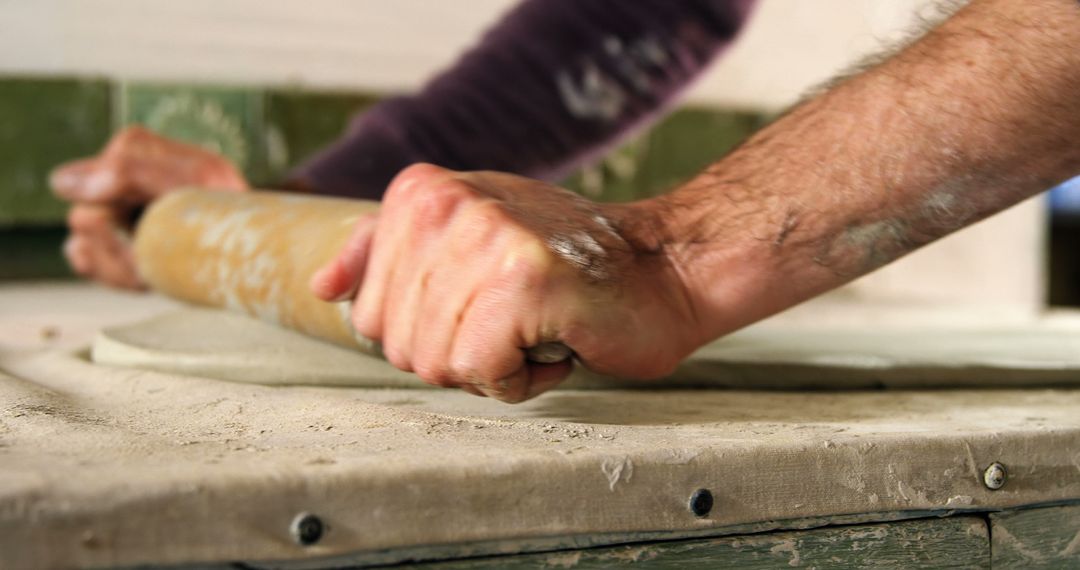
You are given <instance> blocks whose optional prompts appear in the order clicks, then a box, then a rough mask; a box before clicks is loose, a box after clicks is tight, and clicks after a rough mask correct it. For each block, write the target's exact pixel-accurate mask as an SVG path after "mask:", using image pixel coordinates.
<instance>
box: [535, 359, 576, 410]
mask: <svg viewBox="0 0 1080 570" xmlns="http://www.w3.org/2000/svg"><path fill="white" fill-rule="evenodd" d="M527 366H528V367H529V389H528V390H527V392H526V394H525V399H526V400H531V399H533V398H535V397H537V396H539V395H540V394H543V393H544V392H547V391H548V390H551V389H552V388H554V387H555V386H558V385H559V384H561V383H562V381H563V380H566V378H567V377H568V376H570V373H571V372H573V371H574V360H573V359H572V358H568V359H566V360H563V361H561V362H555V363H552V364H535V363H531V362H530V363H529V364H527Z"/></svg>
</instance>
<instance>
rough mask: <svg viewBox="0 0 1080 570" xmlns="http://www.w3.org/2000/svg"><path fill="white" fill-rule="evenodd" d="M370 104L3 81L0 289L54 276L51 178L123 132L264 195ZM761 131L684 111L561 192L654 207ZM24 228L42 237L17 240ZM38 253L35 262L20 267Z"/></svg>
mask: <svg viewBox="0 0 1080 570" xmlns="http://www.w3.org/2000/svg"><path fill="white" fill-rule="evenodd" d="M377 101H378V98H377V97H374V96H369V95H363V94H350V93H317V92H310V91H302V90H267V89H261V88H244V87H214V86H195V85H184V84H181V85H167V84H147V83H109V82H105V81H86V80H63V79H58V80H40V79H26V78H17V77H16V78H3V77H0V239H2V240H4V241H5V242H10V243H14V240H18V241H19V243H18V244H17V245H18V246H19V248H20V249H19V251H20V252H22V253H20V254H19V255H20V258H21V259H23V260H24V262H20V263H19V264H15V263H14V262H13V261H12V260H11V259H5V255H4V252H3V250H4V249H5V248H4V247H0V262H5V263H0V278H4V277H5V276H7V277H11V276H12V275H14V274H16V273H17V274H18V275H19V276H30V277H32V276H34V274H35V271H37V272H38V274H40V275H42V276H44V275H50V276H51V275H56V274H58V273H60V272H59V271H58V270H57V268H58V267H62V261H61V260H60V257H59V246H60V242H61V241H62V238H63V232H62V231H52V230H48V228H54V229H62V226H63V219H64V213H65V211H66V207H65V206H64V204H62V203H61V202H59V201H58V200H56V199H55V198H53V197H52V195H51V193H50V191H49V188H48V173H49V171H50V170H51V169H52V168H53V167H54V166H56V165H58V164H60V163H62V162H65V161H68V160H72V159H75V158H81V157H85V156H90V155H92V154H95V153H97V152H98V151H99V150H100V148H101V147H102V146H103V145H104V144H105V142H106V141H107V140H108V138H109V136H110V134H111V133H112V132H113V131H115V130H116V129H118V128H120V127H123V126H124V125H129V124H135V123H138V124H142V125H144V126H146V127H148V128H150V129H152V130H154V131H156V132H158V133H161V134H163V135H165V136H169V137H173V138H176V139H180V140H184V141H188V142H191V143H193V144H198V145H200V146H203V147H205V148H208V149H211V150H214V151H216V152H220V153H221V154H223V155H225V156H227V157H229V158H230V159H231V160H232V161H233V162H234V163H236V164H237V165H238V166H239V167H240V168H241V169H242V170H243V171H244V173H245V174H246V175H247V177H248V179H249V180H251V181H252V182H253V183H254V184H256V185H259V186H272V185H273V184H274V183H275V182H278V181H281V180H282V179H283V177H284V176H285V174H286V173H287V172H288V171H289V170H290V169H291V168H292V167H293V166H295V165H297V164H299V163H300V162H302V161H303V160H304V159H306V158H308V157H309V156H311V155H312V154H313V153H314V152H315V151H317V150H318V149H319V148H321V147H323V146H325V145H326V144H328V143H329V142H330V141H332V140H334V139H335V138H337V137H338V136H340V134H341V132H342V130H343V129H344V128H345V127H346V126H347V125H348V121H349V119H350V117H352V116H353V115H354V114H355V113H357V112H360V111H362V110H364V109H366V108H367V107H369V106H371V105H373V104H374V103H376V102H377ZM763 122H764V121H763V119H762V118H761V117H760V116H759V115H755V114H748V113H735V112H725V111H716V110H705V109H692V108H691V109H683V110H680V111H677V112H675V113H673V114H672V115H670V116H668V117H667V118H666V119H665V120H663V121H662V122H660V123H659V124H658V125H656V126H655V127H654V128H653V129H651V130H650V131H649V132H647V133H644V134H642V135H640V136H638V137H636V138H635V139H634V140H632V141H630V142H628V143H626V144H624V145H623V146H621V147H620V148H618V149H616V150H614V151H613V152H612V153H610V154H609V156H608V157H607V158H606V159H605V160H603V161H602V162H601V163H600V164H598V165H595V166H592V167H589V168H586V169H584V170H583V171H582V172H580V173H578V174H576V175H574V176H572V177H571V178H570V179H569V180H567V181H566V185H567V186H568V187H570V188H572V189H574V190H577V191H579V192H582V193H583V194H585V195H587V196H589V197H591V198H594V199H598V200H607V201H626V200H633V199H636V198H642V197H646V196H652V195H655V194H657V193H660V192H662V191H665V190H667V189H669V188H671V187H672V186H673V185H675V184H677V183H678V182H680V181H682V180H684V179H686V178H687V177H689V176H690V175H692V174H693V173H695V172H697V171H698V170H700V169H701V168H702V167H704V166H705V165H706V164H708V163H709V162H711V161H713V160H715V159H716V158H717V157H718V156H720V155H722V154H724V153H726V152H727V151H728V150H730V149H731V148H732V147H733V146H734V145H736V144H738V142H739V141H741V140H743V139H744V138H745V137H746V136H748V135H749V134H750V133H751V132H753V131H754V130H756V129H758V128H760V127H761V126H762V124H763ZM27 227H43V228H45V230H46V231H43V232H39V233H33V232H32V233H26V232H21V231H20V230H19V228H27ZM4 228H7V230H5V229H4ZM20 236H21V237H20ZM5 245H9V244H5ZM6 249H7V250H8V254H7V255H6V257H8V258H10V257H11V256H12V255H14V254H13V253H11V252H13V251H14V250H15V248H13V247H7V248H6ZM35 251H36V252H40V253H39V254H40V255H41V256H43V260H42V263H41V264H39V265H35V264H29V265H28V264H27V263H25V260H26V259H33V258H34V256H35V255H37V254H35V253H34V252H35ZM4 265H7V266H9V267H15V265H19V266H20V267H21V268H22V269H19V270H18V271H16V270H15V269H8V270H5V269H4ZM28 267H29V268H30V269H27V268H28ZM33 267H41V268H42V269H40V270H36V269H33ZM46 269H48V270H46Z"/></svg>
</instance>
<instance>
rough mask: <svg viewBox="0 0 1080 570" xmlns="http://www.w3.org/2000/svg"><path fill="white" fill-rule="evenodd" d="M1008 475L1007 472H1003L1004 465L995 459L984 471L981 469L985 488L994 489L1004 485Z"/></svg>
mask: <svg viewBox="0 0 1080 570" xmlns="http://www.w3.org/2000/svg"><path fill="white" fill-rule="evenodd" d="M1008 477H1009V474H1008V473H1006V472H1005V466H1004V465H1002V464H1000V463H998V462H997V461H995V462H993V463H991V464H990V466H989V467H987V468H986V471H983V485H986V488H987V489H990V490H991V491H994V490H997V489H1000V488H1002V487H1004V486H1005V480H1006V479H1008Z"/></svg>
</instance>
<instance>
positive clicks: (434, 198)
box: [413, 191, 462, 226]
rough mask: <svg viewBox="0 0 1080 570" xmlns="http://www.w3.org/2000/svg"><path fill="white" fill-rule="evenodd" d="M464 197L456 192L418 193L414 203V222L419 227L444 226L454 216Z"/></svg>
mask: <svg viewBox="0 0 1080 570" xmlns="http://www.w3.org/2000/svg"><path fill="white" fill-rule="evenodd" d="M461 201H462V197H461V196H460V195H459V194H457V193H455V192H444V191H432V192H422V193H417V194H416V196H415V198H414V200H413V203H414V206H413V221H414V223H415V224H416V225H419V226H442V225H445V224H446V222H447V221H448V220H449V219H450V217H451V216H453V214H454V212H455V211H456V210H457V208H458V206H459V205H460V204H461Z"/></svg>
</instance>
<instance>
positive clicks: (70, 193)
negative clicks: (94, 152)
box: [49, 158, 98, 202]
mask: <svg viewBox="0 0 1080 570" xmlns="http://www.w3.org/2000/svg"><path fill="white" fill-rule="evenodd" d="M97 163H98V159H96V158H85V159H82V160H74V161H71V162H68V163H65V164H62V165H60V166H58V167H56V168H54V169H53V171H52V172H51V173H50V174H49V185H50V186H52V190H53V194H55V195H56V196H57V197H58V198H60V199H62V200H66V201H68V202H79V201H85V200H83V198H82V194H83V193H84V190H85V185H86V179H87V178H88V177H89V176H90V175H91V174H92V173H93V172H94V171H95V170H96V169H97Z"/></svg>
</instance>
